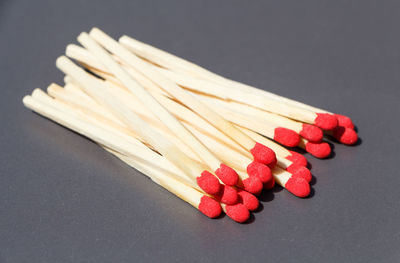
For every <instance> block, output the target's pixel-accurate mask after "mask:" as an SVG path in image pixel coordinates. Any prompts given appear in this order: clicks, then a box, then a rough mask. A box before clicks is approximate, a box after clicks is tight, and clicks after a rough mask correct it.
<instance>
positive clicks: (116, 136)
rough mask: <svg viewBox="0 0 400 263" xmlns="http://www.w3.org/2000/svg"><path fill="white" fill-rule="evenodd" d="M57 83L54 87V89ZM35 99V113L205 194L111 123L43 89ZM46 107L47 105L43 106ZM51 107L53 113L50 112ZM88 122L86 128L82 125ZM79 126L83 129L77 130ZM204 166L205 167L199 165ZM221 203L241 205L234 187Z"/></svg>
mask: <svg viewBox="0 0 400 263" xmlns="http://www.w3.org/2000/svg"><path fill="white" fill-rule="evenodd" d="M54 85H55V84H52V85H50V87H51V86H54ZM32 98H33V99H34V100H36V102H39V106H37V103H36V104H34V105H36V107H35V108H33V110H35V111H37V112H39V113H40V114H42V115H44V116H46V117H48V118H50V119H52V120H54V121H55V122H58V123H60V124H61V125H64V126H66V127H68V128H70V129H72V130H75V131H77V132H78V133H81V134H82V135H84V136H86V137H88V138H90V139H92V140H94V141H96V142H98V143H100V144H102V145H105V146H107V147H108V148H112V149H115V150H116V151H119V152H122V153H124V154H125V155H127V156H132V157H134V158H136V159H140V160H142V161H143V162H147V163H156V164H157V166H158V167H159V168H160V169H162V170H163V171H169V173H170V174H172V175H177V176H176V177H174V178H175V179H176V180H179V181H182V182H183V183H185V184H188V185H190V186H191V187H193V188H195V189H197V190H198V191H202V188H201V187H199V186H198V184H197V182H196V180H193V178H190V177H187V175H186V174H184V173H183V172H182V171H181V170H179V169H178V168H177V167H176V166H174V165H173V164H171V163H170V162H168V161H167V160H166V159H165V157H162V156H160V155H159V154H157V153H156V152H154V151H152V150H150V149H149V148H147V147H146V146H145V145H143V144H142V143H140V142H139V141H137V140H135V139H134V138H132V137H131V136H129V134H126V131H122V132H121V131H119V130H118V129H116V128H114V127H113V126H110V125H109V123H107V122H104V120H103V119H99V120H98V119H96V118H93V115H89V114H87V111H85V112H80V111H77V110H76V108H75V109H74V107H68V106H67V105H66V104H62V103H60V102H58V101H56V100H54V99H51V98H50V97H49V96H47V95H46V94H45V93H44V92H42V91H41V90H39V89H35V90H34V91H33V93H32ZM43 104H44V105H45V106H43ZM49 107H50V108H52V110H49ZM82 123H86V125H84V124H82ZM77 127H79V128H77ZM198 165H199V166H201V164H198ZM214 197H216V198H217V199H218V200H219V201H220V202H223V203H225V204H229V205H233V204H236V203H237V202H238V195H237V193H236V190H235V189H233V188H232V187H230V186H226V185H221V188H220V190H219V192H218V193H216V194H214Z"/></svg>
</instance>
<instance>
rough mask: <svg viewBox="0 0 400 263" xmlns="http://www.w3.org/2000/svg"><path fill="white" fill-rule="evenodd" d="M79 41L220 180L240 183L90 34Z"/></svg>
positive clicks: (81, 36) (231, 170)
mask: <svg viewBox="0 0 400 263" xmlns="http://www.w3.org/2000/svg"><path fill="white" fill-rule="evenodd" d="M78 41H79V42H80V43H81V44H82V45H83V46H85V47H86V48H87V49H88V50H89V51H90V52H91V53H92V54H93V55H95V56H96V57H97V58H98V59H99V61H101V63H102V64H103V65H104V66H105V67H107V69H109V70H110V71H111V72H112V73H113V74H114V75H115V76H116V77H117V78H118V79H119V80H120V81H121V83H123V84H124V85H125V86H126V88H128V89H129V90H130V91H131V92H132V93H133V94H135V96H136V97H137V98H138V99H140V100H141V101H142V103H143V104H144V105H146V107H147V108H148V109H149V110H151V111H152V112H153V114H154V115H155V116H156V117H157V118H158V119H159V120H160V121H161V122H163V123H164V124H165V125H166V126H167V127H168V128H169V129H170V130H171V131H173V132H175V133H177V134H178V135H179V136H178V137H179V138H180V139H181V140H182V141H183V142H184V143H185V144H186V145H187V146H189V147H190V148H191V149H192V150H193V151H194V152H196V153H197V155H198V156H199V157H200V158H202V159H203V161H204V163H205V164H206V165H208V166H209V167H210V168H211V169H212V170H214V171H215V173H216V175H217V176H218V178H219V179H220V180H221V181H222V182H223V183H224V184H226V185H235V184H236V183H237V182H238V175H237V173H236V172H235V171H234V170H233V169H231V168H230V167H228V166H226V165H225V164H223V163H222V162H221V161H219V160H218V159H217V158H216V157H215V156H214V155H213V154H212V153H211V152H210V151H209V150H208V149H207V147H206V146H205V145H203V144H202V143H201V142H200V141H199V140H197V139H196V138H195V137H194V136H193V135H192V134H191V133H190V132H189V131H188V130H187V129H185V127H183V125H182V124H181V123H180V122H179V121H178V120H177V119H176V118H175V117H174V116H172V115H171V114H170V113H169V112H168V110H166V109H165V108H164V107H163V106H162V105H160V104H159V103H158V102H157V100H155V99H154V98H153V97H152V96H151V95H150V94H149V93H148V92H147V91H146V90H145V89H144V88H143V87H141V86H140V85H139V84H138V83H137V82H136V81H135V80H133V79H132V78H131V76H130V75H129V74H128V73H127V72H126V71H125V70H124V69H123V68H122V67H120V66H119V65H118V63H117V62H116V61H115V60H114V59H113V58H112V57H111V56H110V55H109V54H108V53H107V52H106V51H105V50H104V49H103V48H102V47H101V46H100V45H99V44H97V43H96V42H95V41H94V40H93V39H92V38H91V37H90V36H89V35H88V34H86V33H81V34H80V35H79V36H78Z"/></svg>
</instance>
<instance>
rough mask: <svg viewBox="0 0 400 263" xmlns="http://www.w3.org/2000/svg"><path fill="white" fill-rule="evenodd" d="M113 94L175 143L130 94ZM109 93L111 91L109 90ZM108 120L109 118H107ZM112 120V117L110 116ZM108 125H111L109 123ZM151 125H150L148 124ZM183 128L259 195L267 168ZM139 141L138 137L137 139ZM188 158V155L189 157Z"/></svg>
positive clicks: (51, 89) (117, 91)
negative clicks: (232, 168)
mask: <svg viewBox="0 0 400 263" xmlns="http://www.w3.org/2000/svg"><path fill="white" fill-rule="evenodd" d="M68 87H69V89H71V88H72V87H73V85H72V84H68ZM112 90H113V93H114V95H115V96H116V97H118V98H119V99H121V100H124V99H125V100H127V101H128V102H131V105H135V106H134V107H132V108H131V109H132V110H133V111H135V112H136V113H137V114H138V115H139V116H140V117H141V118H143V119H146V120H147V122H148V123H149V124H150V122H151V123H152V124H154V123H156V124H157V126H153V125H152V126H153V128H155V129H158V131H159V132H161V133H162V134H163V135H164V136H166V137H167V138H169V139H170V140H171V141H176V140H173V138H174V137H175V136H174V135H173V134H171V133H170V131H169V130H166V129H163V126H162V125H159V124H158V123H157V119H156V118H154V116H152V115H151V114H149V113H148V112H146V111H145V110H144V109H143V107H141V106H140V105H138V104H137V103H138V101H137V100H136V99H135V98H134V97H132V95H131V94H129V93H128V94H126V93H124V91H123V90H121V89H120V88H119V87H115V86H114V87H113V89H112ZM110 91H111V90H110ZM48 92H49V94H50V95H52V96H54V97H56V98H59V99H62V100H65V101H68V102H69V103H72V104H78V105H79V106H80V107H81V108H86V107H87V105H90V108H91V109H92V110H95V111H97V112H98V114H101V113H102V112H104V111H103V110H99V109H98V108H99V105H97V106H96V105H94V102H92V103H88V101H87V99H83V98H81V101H80V102H78V100H77V99H76V97H75V98H74V96H73V95H72V94H70V95H69V96H68V95H67V94H65V92H63V91H62V88H55V87H54V86H50V87H49V88H48ZM109 118H110V117H109ZM111 118H112V116H111ZM109 125H111V124H110V123H109ZM150 125H151V124H150ZM184 125H185V127H186V128H187V129H188V130H189V131H191V132H192V133H193V134H195V136H196V137H197V138H198V139H200V140H201V141H202V142H203V143H205V144H207V145H208V146H209V147H210V149H211V150H212V151H213V153H214V154H216V156H217V157H218V158H220V159H221V160H222V161H224V162H226V163H228V164H229V165H232V166H235V167H236V168H238V169H240V171H238V174H239V176H240V179H241V181H240V183H239V184H238V185H239V186H240V187H243V188H244V189H245V190H247V191H249V192H251V193H254V194H259V193H260V192H261V190H262V187H263V185H262V183H266V182H267V181H268V180H270V178H271V173H270V170H269V168H268V167H267V166H265V165H263V164H261V163H256V162H252V161H251V160H250V159H248V158H247V157H246V156H244V155H241V154H240V153H239V152H236V151H235V150H233V149H231V148H229V147H227V146H225V145H224V144H222V143H218V142H217V141H216V140H215V139H213V138H211V137H210V138H209V137H207V136H206V135H204V134H202V133H201V132H198V131H197V130H196V129H195V128H194V127H192V126H190V125H189V124H184ZM138 139H140V137H139V138H138ZM185 153H186V154H187V155H189V154H188V153H187V152H186V151H185ZM189 156H190V155H189ZM246 167H247V171H248V174H249V175H250V176H256V177H257V178H258V179H259V180H260V183H258V182H257V181H258V180H255V179H254V178H249V176H248V175H247V174H245V173H243V172H241V171H243V169H246Z"/></svg>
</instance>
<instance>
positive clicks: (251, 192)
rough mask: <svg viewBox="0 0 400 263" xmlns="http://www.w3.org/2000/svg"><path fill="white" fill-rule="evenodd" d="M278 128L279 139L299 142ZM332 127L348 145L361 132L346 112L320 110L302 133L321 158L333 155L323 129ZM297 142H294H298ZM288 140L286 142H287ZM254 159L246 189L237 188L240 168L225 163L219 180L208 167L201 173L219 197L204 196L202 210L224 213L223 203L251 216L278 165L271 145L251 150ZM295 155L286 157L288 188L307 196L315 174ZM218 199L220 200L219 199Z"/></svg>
mask: <svg viewBox="0 0 400 263" xmlns="http://www.w3.org/2000/svg"><path fill="white" fill-rule="evenodd" d="M278 129H281V130H280V131H276V136H277V137H278V138H276V140H277V141H278V142H286V143H287V142H295V143H296V142H297V144H298V142H299V140H300V139H299V138H298V135H297V134H296V133H294V132H292V131H291V130H289V129H286V128H278ZM322 129H324V130H330V131H332V133H331V134H332V136H333V137H334V138H335V139H336V140H338V141H339V142H341V143H343V144H347V145H352V144H355V143H356V142H357V140H358V136H357V133H356V132H355V130H354V124H353V122H352V120H351V119H350V118H349V117H347V116H344V115H339V114H335V115H332V114H328V113H320V114H318V117H317V119H316V122H315V126H314V125H310V124H303V130H302V132H301V133H300V135H301V136H302V137H304V138H306V139H308V140H309V143H308V144H307V146H306V147H307V148H306V150H307V152H310V153H312V154H313V155H314V156H316V157H318V158H325V157H327V156H329V155H330V153H331V148H330V146H329V144H328V143H326V142H322V139H323V131H322ZM295 143H293V144H292V145H291V146H297V144H295ZM283 144H285V143H283ZM251 153H252V155H253V157H254V161H253V162H252V163H251V164H250V165H249V166H248V167H247V173H248V175H249V176H250V177H249V178H248V179H246V180H244V181H243V189H240V188H236V187H235V185H236V184H237V183H238V175H237V174H236V172H235V171H234V170H233V169H232V168H230V167H228V166H226V165H224V164H221V167H220V168H219V169H218V170H217V171H215V174H216V175H217V176H218V178H219V179H220V180H221V181H222V182H223V183H224V184H220V183H219V181H218V180H217V179H216V178H215V177H214V176H213V175H212V174H211V173H209V172H207V171H204V172H203V174H202V175H201V176H200V177H198V179H197V182H198V184H199V186H200V187H201V188H202V189H203V190H204V191H205V192H207V193H208V194H211V195H213V196H214V197H215V200H214V199H212V198H210V197H208V196H203V198H202V200H201V203H200V205H199V210H200V211H201V212H202V213H203V214H205V215H207V216H208V217H210V218H216V217H218V216H220V214H221V212H222V210H221V206H220V204H219V203H218V202H217V201H219V202H221V203H224V204H225V205H226V213H227V215H228V216H229V217H230V218H232V219H233V220H235V221H237V222H240V223H243V222H245V221H247V220H248V218H249V217H250V211H256V210H257V209H258V207H259V201H258V199H257V197H256V196H257V195H259V194H260V193H261V191H262V190H263V189H265V190H270V189H272V188H273V187H274V186H275V180H274V177H273V176H272V173H271V169H272V168H273V167H274V166H275V165H276V162H277V159H276V155H275V153H274V152H273V151H272V150H271V149H270V148H268V147H266V146H264V145H262V144H259V143H257V144H256V145H255V146H254V148H253V149H252V150H251ZM290 153H291V155H289V156H286V159H288V160H290V161H291V162H293V164H292V165H291V166H289V167H288V168H287V169H286V170H287V171H288V172H290V173H291V174H292V176H291V178H290V179H289V180H288V181H287V182H286V184H285V188H286V189H287V190H288V191H289V192H291V193H292V194H293V195H295V196H297V197H301V198H304V197H307V196H308V195H309V194H310V182H311V180H312V175H311V172H310V170H309V169H308V168H307V165H308V162H307V159H306V158H305V157H304V156H303V155H302V154H300V153H297V152H295V151H290ZM216 200H217V201H216Z"/></svg>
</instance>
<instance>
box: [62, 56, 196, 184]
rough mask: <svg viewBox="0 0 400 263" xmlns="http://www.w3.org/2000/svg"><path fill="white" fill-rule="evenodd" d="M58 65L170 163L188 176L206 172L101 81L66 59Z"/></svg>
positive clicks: (63, 58)
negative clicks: (109, 91)
mask: <svg viewBox="0 0 400 263" xmlns="http://www.w3.org/2000/svg"><path fill="white" fill-rule="evenodd" d="M56 65H57V67H58V68H60V69H61V70H62V71H63V72H64V73H65V74H68V75H70V76H71V77H72V78H74V79H75V80H76V81H77V82H79V83H80V84H81V87H82V88H83V89H84V90H85V92H86V93H88V94H89V95H90V96H91V97H93V98H94V99H95V100H96V101H98V102H99V103H100V104H103V105H106V106H107V108H108V109H109V110H110V111H111V112H112V113H113V114H114V115H115V116H116V117H118V118H119V119H120V120H121V121H123V122H124V123H125V124H126V125H127V126H128V127H129V128H130V129H132V130H133V131H135V132H136V133H137V134H139V135H140V136H141V138H144V139H145V140H146V142H147V143H149V144H150V145H152V146H153V147H155V148H157V150H158V151H160V152H161V153H162V155H164V156H165V157H166V158H167V159H168V160H169V161H171V162H172V163H173V164H175V165H176V166H177V167H178V168H179V169H181V170H182V171H184V172H185V173H186V174H188V175H190V176H193V177H197V176H199V175H200V174H201V172H202V171H203V170H204V169H203V168H201V167H198V166H197V165H196V164H192V162H191V160H190V159H189V158H188V157H187V156H186V155H185V154H184V153H183V152H182V151H180V150H179V148H177V147H176V146H175V145H174V144H172V143H170V142H169V141H168V140H166V139H165V138H164V137H163V136H162V135H161V134H159V133H158V132H156V131H154V129H152V128H151V127H149V125H148V124H147V123H146V122H145V121H143V120H142V119H140V117H138V116H137V115H136V114H134V113H133V112H132V111H131V110H130V109H129V108H127V107H126V106H124V104H123V103H121V102H120V101H118V100H116V99H115V97H114V96H113V95H112V94H109V93H107V91H106V90H105V89H104V87H103V85H104V84H103V83H102V82H101V81H100V80H96V79H95V78H94V77H92V76H90V75H89V74H88V73H86V72H84V71H83V70H82V69H81V68H79V67H77V66H76V65H75V64H73V63H72V62H71V61H70V60H68V59H67V58H66V57H60V58H58V59H57V61H56Z"/></svg>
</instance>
